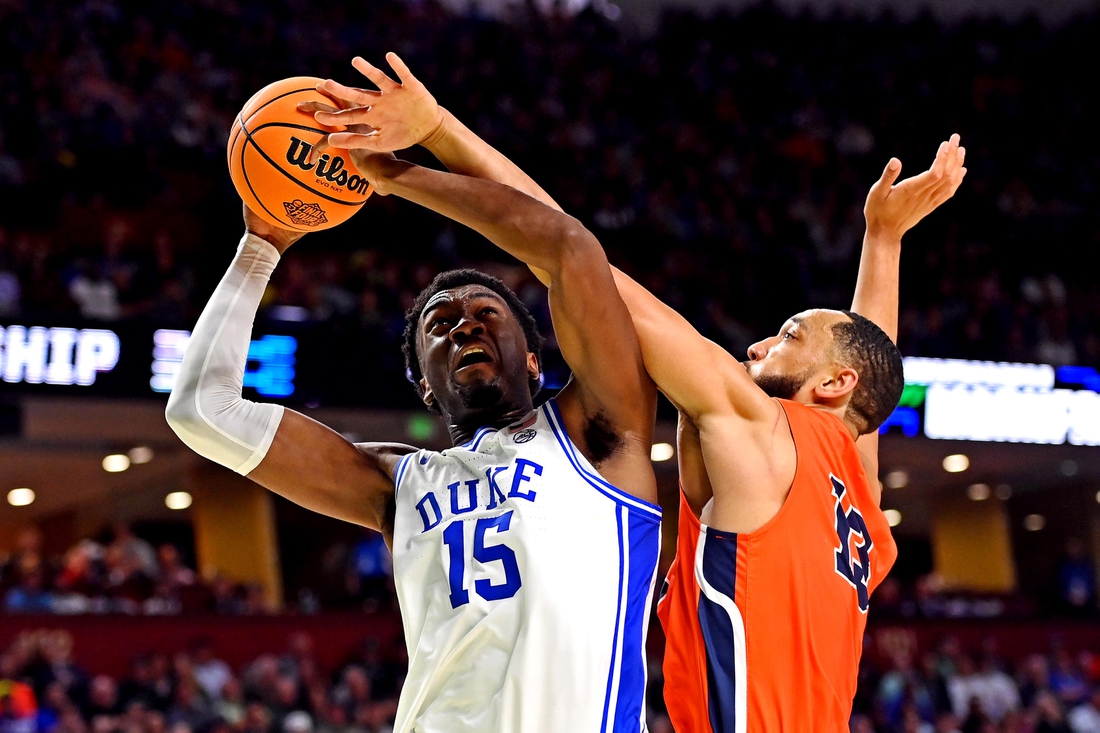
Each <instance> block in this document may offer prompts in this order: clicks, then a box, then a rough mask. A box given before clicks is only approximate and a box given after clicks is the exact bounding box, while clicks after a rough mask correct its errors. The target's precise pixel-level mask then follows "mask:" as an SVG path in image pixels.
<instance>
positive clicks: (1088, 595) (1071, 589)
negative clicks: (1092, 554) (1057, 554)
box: [1058, 537, 1096, 617]
mask: <svg viewBox="0 0 1100 733" xmlns="http://www.w3.org/2000/svg"><path fill="white" fill-rule="evenodd" d="M1058 600H1059V601H1060V605H1061V610H1062V611H1064V612H1065V613H1067V614H1069V615H1071V616H1077V617H1080V616H1091V615H1094V614H1095V613H1096V572H1095V569H1094V568H1093V565H1092V562H1091V561H1090V560H1089V557H1088V553H1087V552H1086V550H1085V543H1084V542H1082V541H1081V538H1080V537H1070V538H1069V539H1067V540H1066V546H1065V557H1063V558H1062V561H1061V563H1060V564H1059V566H1058Z"/></svg>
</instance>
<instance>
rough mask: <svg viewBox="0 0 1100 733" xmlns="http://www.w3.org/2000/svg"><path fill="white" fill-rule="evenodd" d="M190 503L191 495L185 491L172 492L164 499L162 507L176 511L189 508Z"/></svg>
mask: <svg viewBox="0 0 1100 733" xmlns="http://www.w3.org/2000/svg"><path fill="white" fill-rule="evenodd" d="M191 502H192V498H191V495H190V494H188V493H187V492H186V491H173V492H172V493H171V494H169V495H168V496H166V497H164V506H166V507H168V508H169V509H175V510H177V511H178V510H180V509H186V508H187V507H189V506H191Z"/></svg>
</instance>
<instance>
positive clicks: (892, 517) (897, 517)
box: [882, 509, 901, 527]
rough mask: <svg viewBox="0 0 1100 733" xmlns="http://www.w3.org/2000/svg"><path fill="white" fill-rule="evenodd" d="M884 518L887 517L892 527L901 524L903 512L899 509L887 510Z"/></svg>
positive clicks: (883, 514) (887, 521)
mask: <svg viewBox="0 0 1100 733" xmlns="http://www.w3.org/2000/svg"><path fill="white" fill-rule="evenodd" d="M882 516H884V517H886V523H887V524H889V525H890V526H891V527H896V526H898V525H899V524H901V512H899V511H898V510H897V509H887V510H886V511H884V512H883V513H882Z"/></svg>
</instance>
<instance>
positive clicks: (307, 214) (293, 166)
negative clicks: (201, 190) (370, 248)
mask: <svg viewBox="0 0 1100 733" xmlns="http://www.w3.org/2000/svg"><path fill="white" fill-rule="evenodd" d="M321 81H322V80H321V79H318V78H315V77H312V76H296V77H293V78H291V79H283V80H282V81H277V82H275V83H274V84H268V85H267V86H266V87H264V88H263V89H261V90H260V91H258V92H256V93H255V94H254V95H253V96H252V99H250V100H248V102H247V103H246V104H245V105H244V109H242V110H241V113H240V114H239V115H237V119H236V120H235V121H234V122H233V129H232V130H231V131H230V133H229V145H228V151H227V152H228V156H229V175H230V176H232V178H233V185H234V186H235V187H236V189H237V193H238V194H240V196H241V198H242V199H244V202H245V203H246V204H247V205H248V208H250V209H252V211H254V212H256V214H257V215H259V216H260V217H262V218H263V219H264V220H266V221H267V222H268V223H270V224H273V225H275V226H277V227H282V228H283V229H293V230H296V231H299V232H313V231H317V230H319V229H328V228H330V227H334V226H336V225H337V224H340V223H342V222H345V221H347V220H348V219H349V218H350V217H351V216H352V215H353V214H354V213H355V212H356V211H359V207H361V206H362V205H363V202H364V201H366V200H367V197H368V196H370V195H371V192H372V191H373V190H374V189H373V188H371V186H370V184H369V183H367V181H366V180H365V179H363V177H362V176H360V175H359V171H358V170H357V169H356V167H355V165H354V164H353V163H352V162H351V156H350V155H348V151H346V150H340V149H338V148H328V149H327V150H325V153H324V155H322V156H321V158H320V160H318V161H317V162H316V163H307V162H306V158H307V157H308V156H309V153H310V151H311V150H312V149H313V146H314V144H316V142H317V141H318V140H320V139H321V137H322V136H323V135H324V134H326V133H329V132H339V131H340V130H342V129H343V128H336V127H326V126H324V125H322V124H320V123H318V122H317V121H316V120H315V119H313V115H312V114H310V113H308V112H301V111H299V110H298V103H299V102H309V101H317V102H323V103H325V104H332V100H330V99H328V98H327V97H325V96H324V95H323V94H321V93H320V92H318V91H317V90H316V88H315V87H316V86H317V85H318V84H320V83H321Z"/></svg>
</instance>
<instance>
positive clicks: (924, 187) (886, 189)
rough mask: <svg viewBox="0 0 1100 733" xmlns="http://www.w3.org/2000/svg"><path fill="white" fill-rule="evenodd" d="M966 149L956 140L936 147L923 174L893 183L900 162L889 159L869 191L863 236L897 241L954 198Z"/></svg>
mask: <svg viewBox="0 0 1100 733" xmlns="http://www.w3.org/2000/svg"><path fill="white" fill-rule="evenodd" d="M965 158H966V148H962V147H960V146H959V136H958V135H952V136H951V139H950V140H947V141H945V142H943V143H940V148H939V151H938V152H937V153H936V159H935V160H934V161H933V162H932V165H931V167H930V168H929V169H928V170H926V171H924V172H923V173H921V174H919V175H916V176H913V177H912V178H906V179H905V180H904V181H901V182H900V183H895V181H897V179H898V176H899V175H900V174H901V161H900V160H898V159H897V158H891V159H890V163H889V164H888V165H887V166H886V170H884V171H883V172H882V177H881V178H880V179H879V180H878V181H877V182H876V183H875V185H874V186H872V187H871V191H870V193H868V194H867V203H866V205H865V206H864V209H863V213H864V216H865V217H866V218H867V236H868V237H869V238H871V239H876V240H878V239H881V240H883V241H901V237H902V235H903V234H905V232H907V231H909V230H910V229H911V228H912V227H913V226H914V225H916V223H917V222H919V221H920V220H921V219H923V218H924V217H926V216H928V215H929V214H930V213H932V212H933V211H935V210H936V208H938V207H939V206H940V204H942V203H943V202H945V201H947V200H948V199H949V198H951V197H952V196H954V195H955V191H957V190H958V189H959V185H960V184H961V183H962V180H963V177H964V176H966V168H964V167H963V161H964V160H965Z"/></svg>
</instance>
